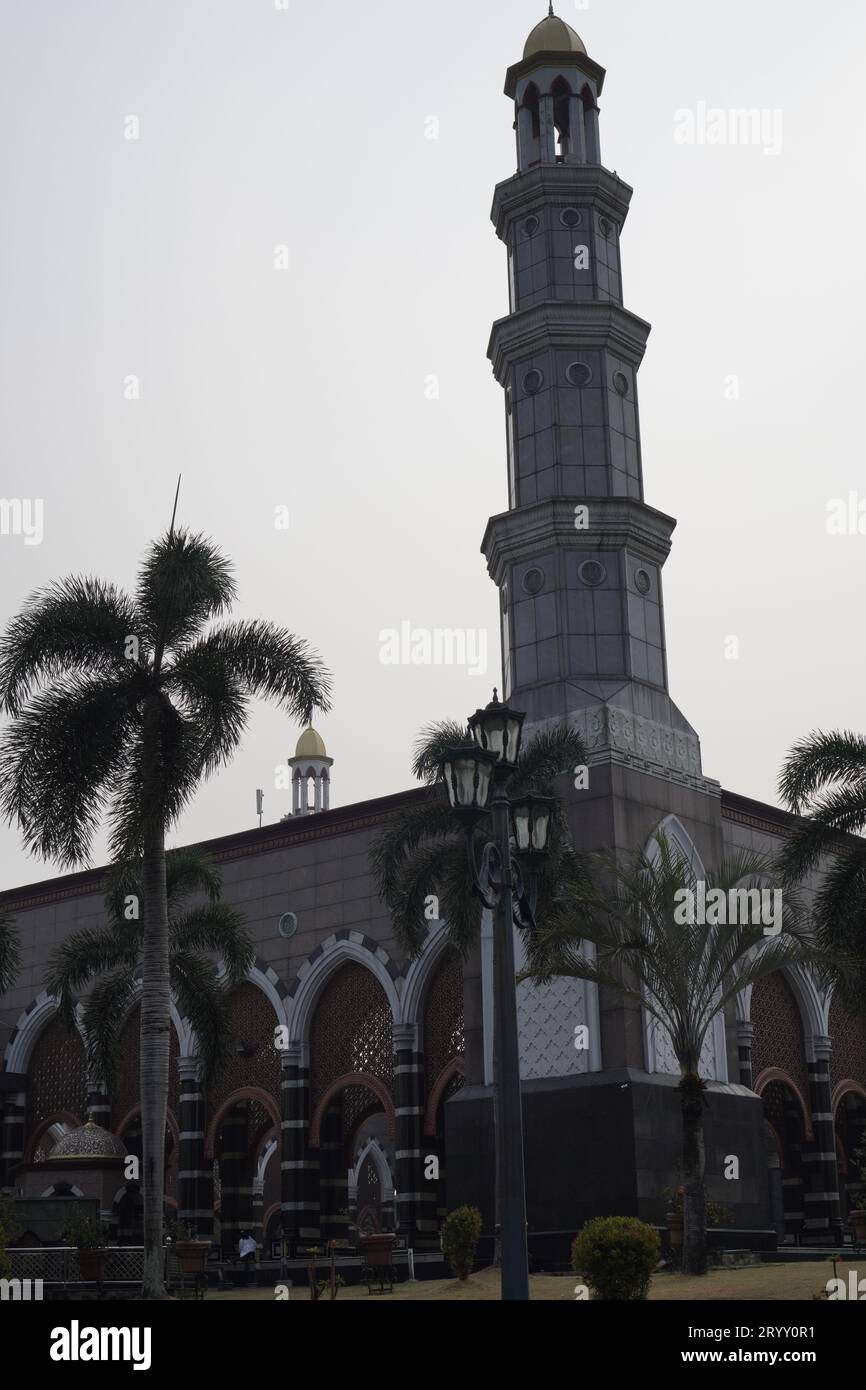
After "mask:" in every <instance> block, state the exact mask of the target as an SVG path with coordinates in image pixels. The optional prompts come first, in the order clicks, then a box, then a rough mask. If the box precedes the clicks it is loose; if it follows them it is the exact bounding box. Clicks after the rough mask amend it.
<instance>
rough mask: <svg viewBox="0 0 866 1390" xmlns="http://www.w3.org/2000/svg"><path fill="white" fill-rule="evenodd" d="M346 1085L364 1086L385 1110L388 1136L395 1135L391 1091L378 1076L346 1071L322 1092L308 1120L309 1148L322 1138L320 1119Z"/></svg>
mask: <svg viewBox="0 0 866 1390" xmlns="http://www.w3.org/2000/svg"><path fill="white" fill-rule="evenodd" d="M348 1086H364V1087H366V1089H367V1090H368V1091H372V1092H373V1095H374V1096H375V1097H376V1099H377V1100H378V1101H379V1102H380V1104H381V1106H382V1109H383V1110H384V1112H385V1117H386V1119H387V1122H388V1138H389V1139H396V1137H397V1115H396V1111H395V1110H394V1102H393V1100H392V1099H391V1092H390V1091H389V1090H388V1087H387V1086H386V1085H385V1083H384V1081H380V1079H379V1077H378V1076H371V1075H370V1073H369V1072H347V1073H346V1074H345V1075H344V1076H338V1077H337V1079H336V1081H332V1082H331V1084H330V1086H329V1087H328V1089H327V1090H326V1091H325V1092H324V1094H323V1095H322V1097H321V1099H320V1100H319V1103H318V1105H317V1106H316V1109H315V1111H314V1113H313V1118H312V1119H311V1121H310V1148H311V1149H317V1148H318V1147H319V1144H320V1143H321V1140H322V1121H323V1119H324V1118H325V1115H326V1114H327V1111H328V1106H329V1105H330V1104H331V1102H332V1101H333V1100H334V1099H335V1097H336V1096H338V1095H339V1094H340V1092H341V1091H345V1090H346V1088H347V1087H348Z"/></svg>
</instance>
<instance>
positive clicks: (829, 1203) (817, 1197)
mask: <svg viewBox="0 0 866 1390" xmlns="http://www.w3.org/2000/svg"><path fill="white" fill-rule="evenodd" d="M808 1049H809V1054H810V1056H811V1058H812V1060H811V1061H810V1062H809V1108H810V1110H811V1112H812V1129H813V1131H814V1134H815V1138H814V1142H813V1143H811V1144H806V1145H804V1146H803V1167H804V1174H805V1183H804V1188H805V1190H804V1193H803V1200H804V1203H805V1207H804V1210H805V1217H806V1219H805V1221H804V1223H803V1224H804V1229H805V1230H807V1231H826V1232H827V1234H828V1238H829V1236H830V1235H831V1234H833V1235H835V1234H836V1232H837V1228H838V1227H839V1225H840V1222H841V1204H840V1201H839V1170H838V1166H837V1163H836V1132H835V1126H834V1123H833V1101H832V1088H831V1085H830V1055H831V1053H832V1050H833V1045H832V1043H831V1041H830V1039H829V1038H828V1037H826V1036H823V1035H813V1036H812V1037H811V1038H810V1039H809V1044H808Z"/></svg>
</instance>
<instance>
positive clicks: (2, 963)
mask: <svg viewBox="0 0 866 1390" xmlns="http://www.w3.org/2000/svg"><path fill="white" fill-rule="evenodd" d="M20 969H21V941H20V937H19V934H18V928H17V927H16V925H15V918H14V917H11V916H10V915H9V913H8V912H4V910H3V908H0V994H6V993H7V992H8V991H9V990H10V989H11V988H12V986H13V985H14V983H15V981H16V980H17V978H18V972H19V970H20Z"/></svg>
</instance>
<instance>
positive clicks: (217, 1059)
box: [45, 848, 255, 1093]
mask: <svg viewBox="0 0 866 1390" xmlns="http://www.w3.org/2000/svg"><path fill="white" fill-rule="evenodd" d="M165 877H166V899H167V908H168V931H169V943H168V951H169V956H168V966H169V977H170V980H171V990H172V994H173V995H174V998H175V1001H176V1003H177V1005H178V1008H179V1009H180V1012H181V1015H182V1016H183V1017H184V1018H187V1019H189V1021H190V1023H191V1024H192V1026H193V1028H194V1030H195V1033H196V1037H197V1038H198V1043H199V1050H200V1055H201V1057H202V1059H203V1061H204V1064H205V1071H206V1073H207V1076H208V1077H209V1078H212V1077H214V1076H216V1075H217V1074H218V1072H219V1071H220V1069H221V1067H222V1066H223V1065H224V1063H225V1061H226V1060H227V1057H228V1051H229V1042H230V1027H229V1023H230V1014H229V1006H228V991H227V990H225V989H223V988H221V987H220V981H219V979H218V975H217V968H216V963H215V960H214V959H213V957H218V958H219V959H221V960H222V961H223V963H224V966H225V974H226V983H227V984H228V985H235V984H240V982H241V981H242V980H244V979H245V978H246V975H247V972H248V971H249V969H250V966H251V965H252V963H253V961H254V959H255V949H254V946H253V942H252V939H251V937H250V936H249V935H248V934H247V932H246V931H245V930H244V927H243V918H242V917H241V914H240V913H239V912H236V911H235V910H234V909H233V908H231V907H229V906H228V904H227V903H224V902H221V901H220V893H221V887H222V883H221V879H220V875H219V873H218V871H217V869H216V868H215V867H214V865H213V864H212V863H211V862H210V861H209V860H208V858H207V857H206V855H205V854H204V853H203V851H202V850H200V849H197V848H194V849H193V848H191V849H175V850H169V852H168V853H167V854H166V857H165ZM141 894H142V888H141V865H140V863H139V864H134V865H121V866H118V867H117V868H115V870H114V871H113V873H112V874H111V875H110V877H109V883H108V891H107V893H106V898H105V906H106V911H107V914H108V922H107V924H106V926H104V927H101V928H96V929H95V930H91V929H88V930H86V931H78V932H73V934H72V935H71V936H68V937H67V938H66V940H65V941H64V942H62V944H61V945H60V946H58V947H57V949H56V951H54V953H53V954H52V956H51V958H50V960H49V962H48V970H47V974H46V977H45V987H46V989H47V991H48V993H49V994H52V995H54V997H55V998H56V999H57V1001H58V1003H59V1005H60V1011H61V1014H62V1015H63V1017H64V1018H65V1019H66V1021H67V1023H68V1024H69V1025H70V1027H71V1026H72V1025H73V1019H74V1014H75V1010H76V1007H77V1005H78V996H79V995H80V994H81V993H82V992H83V991H85V990H88V988H89V992H88V993H87V995H86V998H85V999H84V1003H83V1019H82V1021H83V1025H84V1036H85V1039H86V1048H87V1059H88V1062H89V1064H90V1066H91V1067H92V1068H93V1070H94V1072H95V1073H96V1075H97V1076H100V1077H101V1078H102V1080H103V1081H104V1083H105V1085H106V1086H107V1087H108V1090H109V1093H110V1092H111V1089H112V1083H113V1079H114V1073H115V1068H116V1062H117V1057H118V1046H119V1043H120V1037H121V1032H122V1030H123V1026H124V1021H125V1018H126V1016H127V1014H128V1012H129V1008H130V1006H131V1004H132V1002H133V1000H134V998H135V993H136V989H137V987H138V980H139V976H140V967H141V961H142V951H143V946H144V924H143V922H142V920H141V915H140V912H139V910H138V904H139V902H140V900H141ZM191 898H192V899H198V901H196V902H192V903H191V902H190V901H189V900H190V899H191Z"/></svg>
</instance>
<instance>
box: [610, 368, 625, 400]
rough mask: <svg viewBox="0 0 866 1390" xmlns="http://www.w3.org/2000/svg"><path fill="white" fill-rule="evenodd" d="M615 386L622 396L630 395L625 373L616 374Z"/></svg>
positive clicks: (614, 378)
mask: <svg viewBox="0 0 866 1390" xmlns="http://www.w3.org/2000/svg"><path fill="white" fill-rule="evenodd" d="M613 384H614V386H615V387H616V389H617V391H618V392H619V394H620V395H621V396H627V395H628V377H627V376H626V374H625V372H614V377H613Z"/></svg>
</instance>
